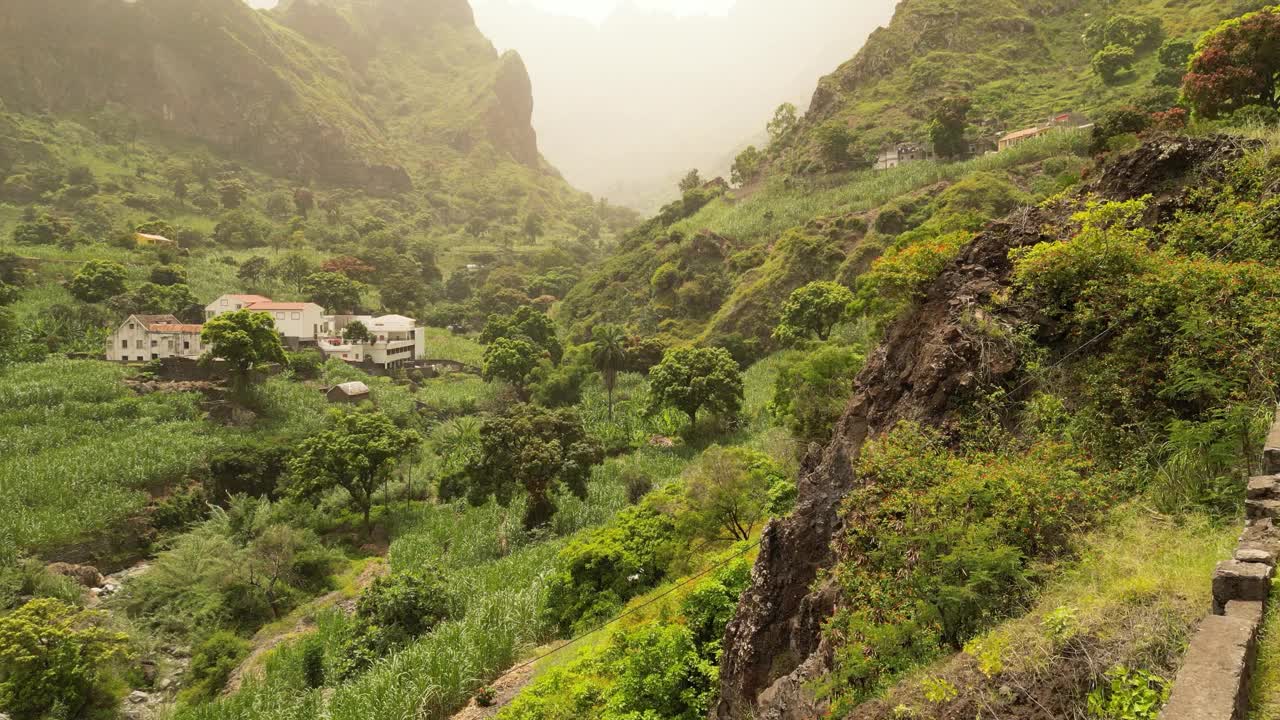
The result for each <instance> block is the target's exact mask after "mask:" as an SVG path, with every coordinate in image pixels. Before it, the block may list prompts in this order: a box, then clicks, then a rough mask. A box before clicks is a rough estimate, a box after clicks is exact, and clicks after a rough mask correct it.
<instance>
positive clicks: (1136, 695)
mask: <svg viewBox="0 0 1280 720" xmlns="http://www.w3.org/2000/svg"><path fill="white" fill-rule="evenodd" d="M1106 679H1107V683H1106V684H1104V685H1101V686H1100V687H1098V688H1097V689H1096V690H1094V691H1093V692H1091V693H1089V698H1088V701H1087V707H1088V709H1089V717H1090V718H1095V719H1096V720H1155V718H1156V717H1158V716H1159V714H1160V708H1161V707H1162V706H1163V705H1164V702H1165V700H1168V699H1169V690H1170V688H1169V681H1168V680H1165V679H1164V678H1162V677H1160V676H1158V675H1153V674H1151V673H1149V672H1146V671H1143V670H1138V669H1131V668H1127V667H1124V666H1123V665H1117V666H1116V667H1113V668H1111V669H1110V670H1108V671H1107V677H1106Z"/></svg>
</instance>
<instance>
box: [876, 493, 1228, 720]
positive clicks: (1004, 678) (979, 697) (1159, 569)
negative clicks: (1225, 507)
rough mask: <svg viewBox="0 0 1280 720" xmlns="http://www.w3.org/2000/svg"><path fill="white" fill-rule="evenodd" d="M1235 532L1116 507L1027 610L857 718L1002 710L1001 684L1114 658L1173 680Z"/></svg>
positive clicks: (1099, 666) (1109, 663) (1107, 663)
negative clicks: (942, 690) (941, 691)
mask: <svg viewBox="0 0 1280 720" xmlns="http://www.w3.org/2000/svg"><path fill="white" fill-rule="evenodd" d="M1236 531H1237V528H1236V525H1235V524H1234V523H1231V522H1222V521H1210V520H1207V519H1205V518H1204V517H1201V516H1197V515H1189V516H1185V517H1182V518H1177V519H1175V518H1170V517H1164V516H1158V515H1154V514H1152V513H1151V512H1150V511H1149V510H1148V509H1146V508H1145V507H1143V506H1141V505H1135V504H1130V505H1126V506H1122V507H1120V508H1118V509H1116V510H1114V511H1113V513H1112V516H1111V517H1110V518H1109V521H1108V522H1107V523H1105V524H1104V525H1103V526H1102V527H1101V528H1100V529H1098V530H1096V531H1094V532H1092V533H1090V534H1088V535H1087V536H1085V537H1084V538H1082V539H1081V540H1080V541H1079V542H1078V543H1077V546H1078V547H1077V554H1078V556H1079V558H1080V560H1079V561H1076V562H1073V563H1068V564H1066V565H1064V566H1061V567H1057V568H1052V577H1051V579H1050V580H1049V581H1048V582H1047V584H1046V585H1045V587H1044V588H1043V590H1042V592H1041V593H1040V594H1039V596H1038V598H1037V599H1036V600H1035V602H1034V603H1033V605H1032V606H1031V607H1029V608H1028V611H1027V613H1026V614H1025V615H1023V616H1022V617H1019V618H1017V619H1014V620H1009V621H1007V622H1005V623H1003V624H1001V625H998V626H997V627H995V628H994V629H992V630H991V631H989V632H987V633H985V634H983V635H982V636H980V637H978V638H976V639H974V640H973V641H971V642H970V643H968V644H967V645H966V648H965V650H966V651H965V652H964V653H960V654H957V655H954V656H952V657H949V658H947V659H945V660H942V661H940V662H938V663H935V664H933V665H931V666H929V667H927V668H924V669H921V670H919V671H916V672H914V673H912V675H910V676H909V677H908V678H906V679H904V680H903V681H902V682H900V683H899V684H898V685H897V686H896V687H894V688H893V689H892V690H890V691H889V692H888V693H886V695H885V696H884V698H883V699H882V700H879V701H876V702H874V703H872V705H871V707H869V708H864V709H863V710H864V711H865V712H866V714H865V715H863V714H859V713H855V717H883V716H891V717H892V716H895V715H893V714H892V713H893V712H895V710H894V709H895V708H898V707H905V708H909V709H910V711H911V712H912V714H907V713H905V712H904V715H905V716H906V717H912V718H917V719H918V720H931V719H933V718H942V717H952V715H949V714H948V712H956V711H957V708H959V707H968V708H973V707H979V706H985V707H990V708H1000V707H1001V687H1002V686H1004V687H1006V688H1008V687H1014V688H1024V689H1025V688H1031V689H1037V688H1046V687H1049V688H1051V687H1053V686H1054V682H1055V678H1058V677H1069V676H1074V675H1077V674H1084V673H1087V674H1090V675H1101V674H1102V673H1103V672H1105V671H1107V670H1109V669H1111V668H1112V667H1115V666H1117V665H1123V666H1126V667H1138V668H1147V669H1149V670H1150V671H1152V672H1154V673H1155V674H1157V675H1160V676H1163V677H1165V678H1167V679H1172V677H1173V674H1174V673H1175V672H1176V669H1177V666H1178V664H1179V661H1180V659H1181V656H1182V652H1183V649H1184V648H1185V647H1186V642H1187V640H1188V639H1189V637H1190V634H1191V631H1192V630H1193V629H1194V627H1195V625H1196V623H1198V622H1199V621H1200V619H1201V618H1202V617H1203V615H1204V612H1205V608H1207V607H1208V606H1209V600H1210V583H1209V577H1210V575H1211V574H1212V571H1213V567H1214V566H1215V565H1216V564H1217V562H1218V561H1219V560H1221V559H1222V558H1223V557H1226V556H1227V555H1228V554H1229V553H1230V552H1231V548H1232V547H1234V544H1235V535H1236ZM1046 570H1047V571H1048V570H1049V569H1046ZM939 681H944V682H945V683H946V684H948V685H950V686H951V688H952V689H953V690H954V691H956V692H955V695H954V696H952V697H950V698H949V699H948V700H946V701H944V702H938V701H937V696H933V697H932V698H931V697H930V696H929V694H928V693H927V689H928V688H930V687H933V688H935V689H936V688H938V687H940V683H939ZM946 694H948V695H949V694H950V693H946ZM1081 700H1083V699H1081ZM1006 711H1007V712H1014V711H1013V710H1006ZM1001 712H1004V711H1001ZM1080 712H1084V708H1083V702H1081V703H1080Z"/></svg>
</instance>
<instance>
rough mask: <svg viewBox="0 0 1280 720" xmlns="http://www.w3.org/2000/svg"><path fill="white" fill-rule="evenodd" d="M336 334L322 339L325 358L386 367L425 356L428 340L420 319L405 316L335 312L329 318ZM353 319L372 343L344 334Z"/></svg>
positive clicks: (407, 362)
mask: <svg viewBox="0 0 1280 720" xmlns="http://www.w3.org/2000/svg"><path fill="white" fill-rule="evenodd" d="M329 320H330V327H331V328H332V330H333V337H331V338H327V339H325V340H323V341H321V342H320V345H319V347H320V350H321V351H323V352H324V354H325V356H326V357H336V358H341V359H343V360H346V361H348V362H353V363H372V364H374V365H379V366H381V367H384V368H393V367H401V366H404V365H409V364H412V363H413V362H414V361H416V360H422V359H424V358H425V357H426V341H425V338H424V337H423V336H422V331H421V330H420V329H419V328H418V321H417V320H414V319H413V318H410V317H405V316H403V315H383V316H381V317H373V316H370V315H335V316H332V317H330V318H329ZM354 322H359V323H361V324H363V325H364V326H365V327H366V328H368V330H369V335H370V336H371V338H370V341H369V342H362V343H353V342H349V341H347V340H346V339H344V338H343V337H342V335H343V334H344V331H345V330H346V329H347V327H348V326H349V325H351V324H352V323H354Z"/></svg>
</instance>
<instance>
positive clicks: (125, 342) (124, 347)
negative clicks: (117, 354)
mask: <svg viewBox="0 0 1280 720" xmlns="http://www.w3.org/2000/svg"><path fill="white" fill-rule="evenodd" d="M120 349H121V350H128V349H129V341H128V340H121V341H120Z"/></svg>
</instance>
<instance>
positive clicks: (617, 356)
mask: <svg viewBox="0 0 1280 720" xmlns="http://www.w3.org/2000/svg"><path fill="white" fill-rule="evenodd" d="M591 364H592V366H594V367H595V369H596V371H597V372H599V373H600V377H601V379H603V380H604V387H605V390H606V391H607V392H608V393H609V418H610V419H612V418H613V391H614V389H615V388H617V386H618V373H619V372H621V371H622V369H623V368H625V367H626V365H627V333H626V331H625V330H623V329H622V326H620V325H598V326H596V327H595V328H593V329H592V331H591Z"/></svg>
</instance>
